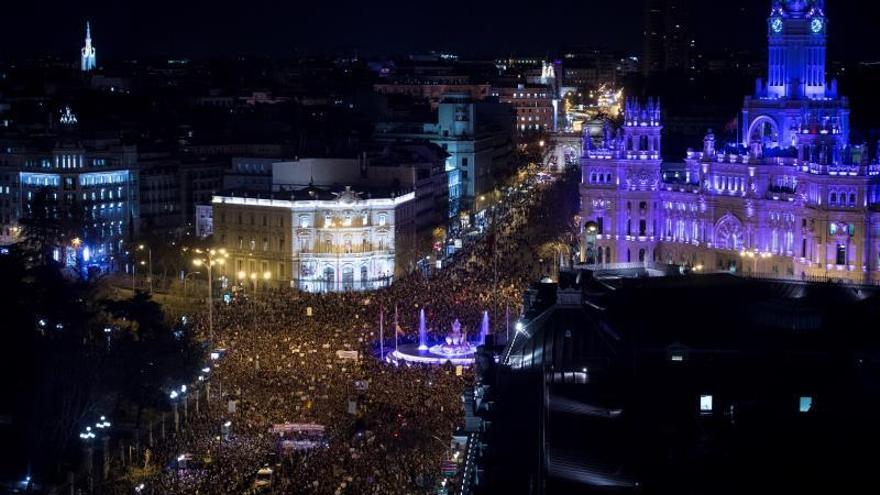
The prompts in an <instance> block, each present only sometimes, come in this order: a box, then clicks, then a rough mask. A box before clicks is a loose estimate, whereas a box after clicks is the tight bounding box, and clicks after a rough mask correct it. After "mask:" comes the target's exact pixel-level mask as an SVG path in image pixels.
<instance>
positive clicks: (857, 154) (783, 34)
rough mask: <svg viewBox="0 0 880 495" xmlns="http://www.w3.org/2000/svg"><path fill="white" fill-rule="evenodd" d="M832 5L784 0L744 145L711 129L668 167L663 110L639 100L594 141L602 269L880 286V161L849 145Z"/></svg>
mask: <svg viewBox="0 0 880 495" xmlns="http://www.w3.org/2000/svg"><path fill="white" fill-rule="evenodd" d="M823 7H824V1H823V0H787V1H779V0H777V1H774V2H773V5H772V9H771V12H770V16H769V18H768V21H767V30H768V39H769V57H768V59H769V64H768V77H767V80H766V82H765V81H763V80H760V79H759V80H758V81H757V83H756V88H755V94H754V95H752V96H747V97H746V98H745V103H744V105H743V109H742V114H741V116H740V117H739V124H738V126H739V127H741V130H740V132H741V135H740V138H739V139H738V140H739V141H740V142H738V143H729V144H725V145H721V144H719V143H716V141H715V137H714V135H713V134H712V132H711V131H709V132H708V133H707V134H706V136H705V138H704V140H703V146H702V150H701V151H689V152H688V153H687V157H686V158H685V162H684V164H675V165H670V166H666V165H663V164H661V158H660V146H661V139H660V135H661V130H662V122H661V109H660V103H659V101H655V100H650V99H649V100H648V101H647V102H639V101H636V100H632V99H631V100H628V101H627V102H626V105H625V109H624V122H623V125H622V126H621V128H620V129H617V130H616V131H612V130H611V129H606V131H605V136H604V140H603V142H602V144H601V145H600V146H599V147H598V148H597V147H595V146H593V145H592V143H591V141H590V140H589V139H587V140H585V149H584V157H583V159H582V163H581V168H582V184H581V198H582V217H583V220H584V222H587V221H593V222H595V223H596V226H597V232H596V236H595V239H593V238H592V237H590V238H589V239H587V242H585V243H584V248H583V252H582V253H581V256H582V259H584V260H585V261H586V262H588V263H626V262H631V263H637V262H661V263H668V262H672V263H679V264H682V265H690V266H692V267H695V268H697V269H701V270H706V271H710V270H712V271H714V270H729V271H739V272H746V273H757V274H765V275H775V276H781V277H792V278H813V277H830V278H833V279H843V280H850V281H854V282H869V281H878V280H880V208H878V206H880V188H878V183H880V164H878V161H877V160H876V159H873V160H872V159H870V158H869V156H868V149H867V146H866V145H864V144H858V145H854V144H851V143H850V142H849V102H848V100H847V99H846V98H845V97H842V96H839V95H838V93H837V82H836V81H830V82H828V81H826V78H825V47H826V41H827V34H826V28H827V24H826V19H825V14H824V11H823Z"/></svg>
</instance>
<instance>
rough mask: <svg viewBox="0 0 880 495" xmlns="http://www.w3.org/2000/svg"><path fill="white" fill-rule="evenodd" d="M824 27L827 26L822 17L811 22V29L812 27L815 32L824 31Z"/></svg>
mask: <svg viewBox="0 0 880 495" xmlns="http://www.w3.org/2000/svg"><path fill="white" fill-rule="evenodd" d="M823 27H825V23H824V22H822V19H819V18H818V17H816V18H815V19H813V20H812V21H811V22H810V29H812V30H813V32H814V33H818V32H820V31H822V28H823Z"/></svg>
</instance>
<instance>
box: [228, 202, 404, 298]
mask: <svg viewBox="0 0 880 495" xmlns="http://www.w3.org/2000/svg"><path fill="white" fill-rule="evenodd" d="M255 196H256V197H255ZM365 196H367V195H366V194H361V193H357V192H355V191H353V190H351V189H350V188H345V189H344V190H338V191H336V192H333V191H331V190H329V189H321V188H317V187H313V186H312V187H306V188H302V189H299V190H290V191H284V192H278V193H274V194H261V195H255V194H250V195H249V196H243V195H241V196H237V195H233V194H225V195H220V196H215V197H214V200H213V207H214V211H213V226H214V241H215V243H216V244H217V245H218V247H224V248H226V250H227V251H228V252H229V263H228V264H227V265H226V266H224V267H223V270H224V272H223V275H224V276H226V277H228V278H230V279H235V277H237V275H238V274H239V273H244V274H246V276H249V274H251V273H256V274H257V276H258V277H260V278H264V274H266V273H268V274H269V275H268V278H269V279H271V280H273V281H276V282H280V283H283V284H288V283H289V284H290V285H291V286H293V287H298V288H300V289H301V290H304V291H308V292H329V291H352V290H372V289H377V288H380V287H384V286H387V285H390V283H391V281H392V280H393V278H394V276H395V270H396V268H398V267H399V266H402V265H404V264H405V261H403V260H400V259H399V251H403V250H399V249H397V248H398V246H397V243H398V239H399V238H401V239H402V238H407V237H410V235H411V232H410V231H414V228H415V225H414V224H415V222H414V213H415V212H414V211H413V210H414V209H415V201H414V200H415V193H413V192H410V193H408V194H404V195H401V196H390V195H388V196H386V197H381V196H380V195H379V194H378V193H371V194H370V195H369V197H365Z"/></svg>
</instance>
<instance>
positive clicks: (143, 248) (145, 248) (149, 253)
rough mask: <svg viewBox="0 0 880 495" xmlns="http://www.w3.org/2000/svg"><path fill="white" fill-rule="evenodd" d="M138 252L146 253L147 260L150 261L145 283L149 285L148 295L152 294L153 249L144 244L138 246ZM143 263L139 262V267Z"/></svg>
mask: <svg viewBox="0 0 880 495" xmlns="http://www.w3.org/2000/svg"><path fill="white" fill-rule="evenodd" d="M137 249H138V251H147V258H148V259H149V260H150V272H149V273H148V274H147V282H148V283H149V284H150V294H152V293H153V248H151V247H150V246H147V245H145V244H138V247H137ZM143 265H144V262H143V261H141V266H143Z"/></svg>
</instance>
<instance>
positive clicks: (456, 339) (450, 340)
mask: <svg viewBox="0 0 880 495" xmlns="http://www.w3.org/2000/svg"><path fill="white" fill-rule="evenodd" d="M465 342H467V333H465V334H464V335H462V333H461V322H459V321H458V318H456V319H455V321H453V322H452V333H450V334H448V335H447V336H446V345H449V346H451V347H459V346H460V345H462V344H463V343H465Z"/></svg>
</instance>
